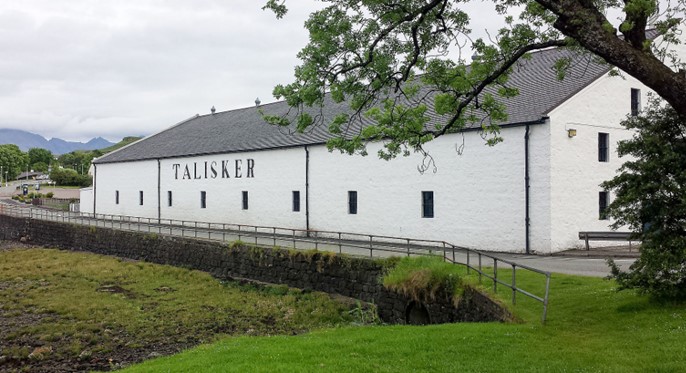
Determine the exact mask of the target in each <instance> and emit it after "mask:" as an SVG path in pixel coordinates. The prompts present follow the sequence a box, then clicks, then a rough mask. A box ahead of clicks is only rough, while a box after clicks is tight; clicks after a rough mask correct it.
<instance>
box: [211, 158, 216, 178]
mask: <svg viewBox="0 0 686 373" xmlns="http://www.w3.org/2000/svg"><path fill="white" fill-rule="evenodd" d="M210 172H211V173H212V178H213V179H216V178H217V162H215V161H212V163H210Z"/></svg>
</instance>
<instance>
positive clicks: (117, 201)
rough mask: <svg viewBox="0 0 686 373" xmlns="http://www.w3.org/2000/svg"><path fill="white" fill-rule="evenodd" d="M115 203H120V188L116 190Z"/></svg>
mask: <svg viewBox="0 0 686 373" xmlns="http://www.w3.org/2000/svg"><path fill="white" fill-rule="evenodd" d="M114 203H115V204H117V205H118V204H119V191H118V190H115V191H114Z"/></svg>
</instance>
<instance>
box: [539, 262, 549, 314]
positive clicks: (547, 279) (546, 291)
mask: <svg viewBox="0 0 686 373" xmlns="http://www.w3.org/2000/svg"><path fill="white" fill-rule="evenodd" d="M549 291H550V273H546V276H545V296H544V297H543V316H542V318H541V322H542V323H543V324H545V320H546V317H547V316H548V293H549Z"/></svg>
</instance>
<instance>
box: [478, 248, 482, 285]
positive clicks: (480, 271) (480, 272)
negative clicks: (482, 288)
mask: <svg viewBox="0 0 686 373" xmlns="http://www.w3.org/2000/svg"><path fill="white" fill-rule="evenodd" d="M482 273H483V270H482V269H481V253H479V284H481V274H482Z"/></svg>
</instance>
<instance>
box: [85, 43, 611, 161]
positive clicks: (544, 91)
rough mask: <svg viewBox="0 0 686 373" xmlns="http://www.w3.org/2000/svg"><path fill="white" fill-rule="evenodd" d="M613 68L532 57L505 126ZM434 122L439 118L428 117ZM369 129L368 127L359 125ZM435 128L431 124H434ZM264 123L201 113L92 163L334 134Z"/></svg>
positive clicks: (297, 142) (328, 107)
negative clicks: (561, 64)
mask: <svg viewBox="0 0 686 373" xmlns="http://www.w3.org/2000/svg"><path fill="white" fill-rule="evenodd" d="M563 57H573V58H574V61H575V63H574V64H573V66H572V67H571V68H570V70H569V72H568V74H567V75H566V77H565V79H564V80H562V81H560V80H558V79H557V78H556V74H555V71H554V69H553V65H554V63H555V62H556V61H558V60H559V59H560V58H563ZM609 69H610V66H609V65H604V64H599V63H595V62H593V61H591V59H590V57H587V56H583V57H580V56H578V55H575V54H574V52H571V51H569V50H566V49H549V50H544V51H539V52H536V53H532V55H531V59H528V60H522V61H520V62H519V63H518V65H516V66H515V67H514V71H513V73H512V74H511V76H510V79H509V82H508V86H512V87H517V88H518V89H519V95H517V96H515V97H513V98H509V99H502V101H503V102H504V103H505V104H506V106H507V112H508V121H507V123H503V124H501V126H508V125H515V124H522V123H533V122H540V121H541V120H542V119H543V118H545V117H546V116H547V115H548V113H549V112H550V111H551V110H553V109H554V108H555V107H557V106H558V105H560V104H561V103H563V102H564V101H566V100H567V99H569V98H570V97H571V96H573V95H574V94H576V93H577V92H579V91H580V90H581V89H583V88H584V87H586V86H587V85H589V84H590V83H592V82H593V81H595V80H596V79H598V78H599V77H600V76H602V75H603V74H605V73H607V72H608V71H609ZM260 109H261V110H263V111H264V112H265V113H266V114H280V115H282V114H285V113H287V112H288V109H289V108H288V105H287V104H286V103H285V102H283V101H281V102H275V103H271V104H265V105H262V106H260ZM321 110H322V111H321V113H322V115H323V116H324V117H325V118H332V117H333V116H335V115H336V114H338V113H342V112H345V111H347V110H349V109H348V106H347V104H346V103H340V104H339V103H334V102H333V101H331V100H330V99H328V98H327V101H326V102H325V104H324V106H323V108H322V109H321ZM428 114H429V115H430V116H431V117H432V118H433V120H432V122H434V123H436V121H439V120H440V117H439V116H437V115H435V114H432V113H428ZM358 125H361V126H364V125H365V123H364V122H363V123H361V124H360V123H358ZM429 125H432V123H429ZM290 132H291V131H288V129H286V128H279V127H276V126H272V125H270V124H267V123H265V122H264V120H263V119H262V117H261V114H260V113H259V111H258V108H256V107H248V108H243V109H236V110H230V111H225V112H218V113H215V114H208V115H198V116H195V117H193V118H191V119H189V120H186V121H184V122H182V123H180V124H177V125H175V126H173V127H171V128H169V129H167V130H164V131H162V132H159V133H157V134H154V135H151V136H148V137H146V138H144V139H142V140H139V141H138V142H135V143H133V144H131V145H129V146H126V147H124V148H122V149H119V150H117V151H115V152H112V153H109V154H107V155H105V156H103V157H101V158H99V159H97V160H95V161H94V162H93V163H96V164H99V163H113V162H127V161H137V160H146V159H158V158H174V157H184V156H197V155H205V154H218V153H231V152H242V151H253V150H264V149H274V148H283V147H294V146H304V145H313V144H322V143H325V142H326V140H327V139H328V138H330V137H331V136H330V135H329V134H328V132H327V131H326V128H325V126H319V127H315V128H313V129H312V130H311V131H309V132H308V133H303V134H300V133H290Z"/></svg>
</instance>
